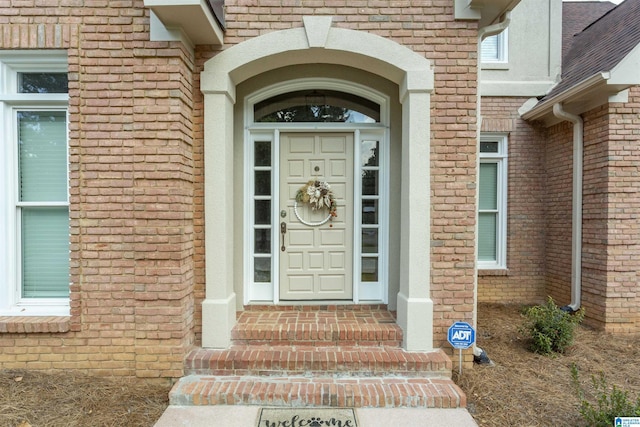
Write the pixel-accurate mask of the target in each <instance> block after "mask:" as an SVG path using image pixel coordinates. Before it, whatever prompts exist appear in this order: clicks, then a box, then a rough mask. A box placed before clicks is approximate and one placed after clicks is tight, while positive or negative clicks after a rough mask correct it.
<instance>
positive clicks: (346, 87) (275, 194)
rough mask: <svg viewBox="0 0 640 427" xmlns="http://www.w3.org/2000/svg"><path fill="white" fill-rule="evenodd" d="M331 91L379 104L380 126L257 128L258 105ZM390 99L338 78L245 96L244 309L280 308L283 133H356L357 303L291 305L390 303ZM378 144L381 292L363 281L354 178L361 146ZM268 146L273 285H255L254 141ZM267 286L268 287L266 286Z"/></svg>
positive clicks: (277, 86) (303, 81)
mask: <svg viewBox="0 0 640 427" xmlns="http://www.w3.org/2000/svg"><path fill="white" fill-rule="evenodd" d="M311 89H329V90H337V91H342V92H347V93H353V94H356V95H358V96H361V97H363V98H366V99H369V100H371V101H374V102H376V103H377V104H379V105H380V123H254V117H253V106H254V105H255V104H256V103H258V102H261V101H263V100H265V99H268V98H270V97H272V96H275V95H278V94H282V93H287V92H290V91H297V90H311ZM389 117H390V113H389V99H388V97H387V96H386V95H383V94H382V93H380V92H378V91H376V90H373V89H371V88H368V87H366V86H363V85H359V84H357V83H353V82H347V81H343V80H338V79H329V78H306V79H296V80H292V81H287V82H281V83H278V84H275V85H272V86H269V87H266V88H264V89H262V90H259V91H257V92H255V93H253V94H251V95H249V96H247V97H246V99H245V102H244V118H245V120H244V129H245V131H244V137H243V147H244V161H243V176H244V186H243V189H244V191H243V195H244V196H243V202H244V203H243V206H244V209H243V242H244V243H243V246H244V250H243V251H242V252H243V302H244V304H256V303H258V304H279V303H280V297H279V286H280V283H279V272H278V268H279V265H280V249H279V247H280V243H279V241H280V233H279V229H278V224H279V206H280V194H279V185H278V183H279V181H278V180H279V176H280V134H281V133H294V132H295V133H303V132H309V133H336V132H338V133H353V144H354V155H353V165H352V167H353V176H354V180H353V194H354V202H353V219H352V220H353V225H354V226H353V236H352V239H353V254H352V262H353V266H352V271H353V299H352V300H341V301H322V300H320V301H318V300H313V301H311V300H309V301H288V300H287V303H291V304H299V305H303V304H319V303H326V302H331V303H337V304H345V303H346V304H349V303H353V304H358V303H363V302H368V303H383V304H386V303H388V300H389V295H388V293H389V175H390V173H389V168H390V158H389V156H390V148H389V141H390V136H389ZM368 139H377V140H378V141H379V148H378V149H379V152H380V162H379V171H380V176H379V179H380V198H379V210H380V214H379V215H380V217H379V263H378V269H379V271H378V282H376V283H377V284H376V286H377V289H376V290H375V291H371V290H369V289H371V287H369V288H365V287H364V286H363V283H369V284H370V283H374V282H362V281H361V280H360V277H361V266H360V259H361V246H360V238H361V230H362V227H361V209H360V206H361V204H360V201H361V200H362V199H361V198H359V199H358V200H357V201H356V197H355V195H359V194H361V180H359V179H355V177H356V176H358V174H359V173H360V169H359V165H360V159H361V156H360V150H358V149H356V148H357V147H358V145H359V144H361V143H362V141H365V140H368ZM257 140H260V141H269V142H270V143H271V147H272V150H271V167H270V170H271V228H270V229H271V254H270V259H271V282H270V283H256V282H255V281H254V280H253V274H254V262H253V259H254V235H253V230H254V209H253V206H254V195H253V191H254V174H253V171H254V169H253V168H254V166H253V165H254V143H255V141H257ZM263 285H264V286H263Z"/></svg>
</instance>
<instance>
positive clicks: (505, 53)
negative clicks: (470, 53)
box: [480, 29, 509, 65]
mask: <svg viewBox="0 0 640 427" xmlns="http://www.w3.org/2000/svg"><path fill="white" fill-rule="evenodd" d="M488 40H495V41H496V43H495V55H494V56H492V57H486V56H485V55H483V53H484V51H485V49H486V47H487V44H488V43H489V41H488ZM480 54H481V58H480V62H481V63H482V64H489V65H491V64H506V63H507V62H509V31H508V29H505V30H504V31H502V32H501V33H499V34H496V35H494V36H490V37H487V38H486V39H484V40H482V45H481V47H480Z"/></svg>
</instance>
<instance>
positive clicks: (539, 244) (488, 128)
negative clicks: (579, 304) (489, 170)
mask: <svg viewBox="0 0 640 427" xmlns="http://www.w3.org/2000/svg"><path fill="white" fill-rule="evenodd" d="M525 101H526V98H504V97H490V98H489V97H487V98H483V100H482V110H481V112H482V119H483V120H482V132H494V133H495V132H499V133H506V134H508V142H507V145H508V159H507V162H508V167H509V172H508V178H507V183H508V202H507V270H506V271H503V270H499V271H493V270H489V271H487V270H479V271H478V301H483V302H519V303H531V302H539V301H540V300H541V299H542V298H544V271H545V269H544V265H545V247H544V241H545V215H544V194H545V189H544V183H545V177H544V173H543V171H544V160H545V157H544V129H541V128H536V127H534V126H532V125H531V124H529V123H527V122H525V121H523V120H522V119H520V118H519V116H518V108H520V107H521V106H522V104H523V103H524V102H525Z"/></svg>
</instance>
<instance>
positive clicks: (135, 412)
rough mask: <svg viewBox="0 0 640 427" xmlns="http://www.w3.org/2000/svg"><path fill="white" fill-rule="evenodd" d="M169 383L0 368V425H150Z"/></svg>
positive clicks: (161, 408) (165, 399)
mask: <svg viewBox="0 0 640 427" xmlns="http://www.w3.org/2000/svg"><path fill="white" fill-rule="evenodd" d="M168 396H169V385H168V384H166V385H159V384H158V383H153V382H149V381H144V380H136V379H121V378H95V377H90V376H87V375H83V374H80V373H77V372H73V371H66V372H62V373H43V372H35V371H23V370H0V426H2V427H29V426H33V427H45V426H47V427H49V426H50V427H58V426H60V427H63V426H64V427H75V426H78V427H80V426H82V427H85V426H92V427H94V426H95V427H101V426H104V427H111V426H114V427H115V426H118V427H121V426H136V427H144V426H153V425H154V424H155V422H156V421H157V420H158V418H160V416H161V415H162V412H163V411H164V410H165V408H166V407H167V405H168V403H169V402H168V401H169V399H168Z"/></svg>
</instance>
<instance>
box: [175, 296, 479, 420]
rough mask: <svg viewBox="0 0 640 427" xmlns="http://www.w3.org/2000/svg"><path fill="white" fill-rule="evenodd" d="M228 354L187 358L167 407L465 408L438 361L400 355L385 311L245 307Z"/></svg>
mask: <svg viewBox="0 0 640 427" xmlns="http://www.w3.org/2000/svg"><path fill="white" fill-rule="evenodd" d="M232 339H233V343H232V345H231V346H230V347H229V348H228V349H224V350H210V349H195V350H193V351H192V352H191V353H190V354H189V355H188V356H187V358H186V361H185V373H186V374H187V376H185V377H183V378H181V379H180V380H179V381H178V382H177V383H176V384H175V386H174V387H173V389H172V390H171V393H170V395H169V397H170V403H171V405H268V406H285V407H287V406H289V407H309V406H330V407H331V406H332V407H356V408H367V407H370V408H375V407H378V408H380V407H386V408H392V407H421V408H459V407H465V406H466V398H465V395H464V393H463V392H462V391H461V390H460V389H459V388H458V387H457V386H456V385H455V384H454V383H453V381H452V380H451V361H450V359H449V358H448V357H447V356H446V355H445V354H444V353H443V352H442V351H439V350H438V351H434V352H429V353H420V352H406V351H404V350H403V349H402V348H401V347H400V345H401V343H402V330H401V329H400V328H399V327H398V326H397V325H396V323H395V317H394V314H393V313H391V312H389V311H388V310H387V309H386V307H385V306H304V307H297V306H291V307H282V306H278V307H271V306H264V307H263V306H261V307H255V306H252V307H247V309H246V310H245V311H244V312H242V313H240V314H239V316H238V323H237V325H236V326H235V327H234V329H233V331H232Z"/></svg>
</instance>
